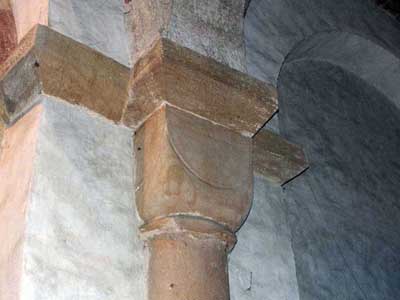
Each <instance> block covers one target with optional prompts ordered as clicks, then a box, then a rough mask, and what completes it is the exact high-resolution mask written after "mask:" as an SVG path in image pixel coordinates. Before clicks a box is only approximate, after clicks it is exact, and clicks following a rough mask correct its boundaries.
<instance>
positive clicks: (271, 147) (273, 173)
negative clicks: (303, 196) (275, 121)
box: [253, 130, 308, 185]
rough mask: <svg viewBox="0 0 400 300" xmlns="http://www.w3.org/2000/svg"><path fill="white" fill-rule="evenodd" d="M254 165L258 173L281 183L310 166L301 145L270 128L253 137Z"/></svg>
mask: <svg viewBox="0 0 400 300" xmlns="http://www.w3.org/2000/svg"><path fill="white" fill-rule="evenodd" d="M253 165H254V172H255V173H256V174H258V175H260V176H262V177H264V178H266V179H267V180H269V181H272V182H274V183H277V184H281V185H282V184H284V183H286V182H287V181H289V180H291V179H292V178H294V177H296V176H297V175H299V174H300V173H301V172H303V171H304V170H306V169H307V168H308V163H307V160H306V158H305V155H304V152H303V150H302V149H301V148H300V147H298V146H296V145H294V144H291V143H289V142H288V141H286V140H285V139H283V138H281V137H280V136H278V135H276V134H275V133H273V132H271V131H268V130H261V131H260V132H259V133H257V135H256V136H255V137H254V138H253Z"/></svg>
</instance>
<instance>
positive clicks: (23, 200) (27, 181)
mask: <svg viewBox="0 0 400 300" xmlns="http://www.w3.org/2000/svg"><path fill="white" fill-rule="evenodd" d="M41 113H42V107H41V106H36V107H35V108H33V109H32V110H31V111H30V112H29V113H28V114H26V115H25V116H24V117H23V118H22V119H20V120H19V121H18V122H17V123H15V124H14V125H13V126H11V127H9V128H8V129H7V130H6V131H5V133H4V138H3V141H2V143H1V152H0V236H1V242H0V298H1V299H4V300H18V299H19V294H18V293H19V284H20V279H21V278H20V277H21V270H22V246H23V240H24V232H25V221H26V210H27V208H28V201H29V199H28V198H29V192H30V188H31V181H32V172H33V162H34V154H35V149H36V140H37V134H38V129H39V121H40V116H41Z"/></svg>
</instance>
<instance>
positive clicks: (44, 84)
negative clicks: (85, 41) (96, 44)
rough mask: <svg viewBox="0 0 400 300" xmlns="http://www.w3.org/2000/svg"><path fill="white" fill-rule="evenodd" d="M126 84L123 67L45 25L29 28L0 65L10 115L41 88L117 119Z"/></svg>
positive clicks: (0, 87) (1, 92)
mask: <svg viewBox="0 0 400 300" xmlns="http://www.w3.org/2000/svg"><path fill="white" fill-rule="evenodd" d="M128 85H129V69H128V68H126V67H124V66H122V65H120V64H119V63H117V62H115V61H113V60H111V59H109V58H107V57H104V56H103V55H101V54H100V53H98V52H96V51H94V50H92V49H90V48H88V47H86V46H84V45H82V44H80V43H78V42H75V41H73V40H71V39H70V38H67V37H65V36H63V35H61V34H59V33H57V32H55V31H52V30H51V29H49V28H47V27H44V26H38V27H36V28H34V29H33V30H32V31H31V32H30V33H29V34H28V35H27V36H26V38H25V39H24V40H23V41H22V42H21V44H20V45H19V46H18V48H17V49H16V51H15V52H14V53H13V54H12V56H11V57H9V59H8V60H7V61H6V62H5V64H4V65H3V66H2V67H1V68H0V96H1V99H0V101H3V102H4V103H5V107H6V108H7V114H8V116H9V118H14V117H15V116H16V115H18V114H19V113H21V112H23V111H24V110H25V109H26V108H27V107H29V105H31V103H32V99H34V98H35V96H36V95H37V94H39V93H45V94H49V95H53V96H57V97H60V98H62V99H64V100H66V101H69V102H71V103H73V104H79V105H82V106H85V107H87V108H89V109H91V110H93V111H95V112H98V113H100V114H102V115H104V116H105V117H106V118H109V119H111V120H113V121H119V120H120V119H121V116H122V111H123V109H124V107H125V105H126V102H127V98H128Z"/></svg>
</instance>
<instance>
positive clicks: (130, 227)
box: [21, 95, 146, 300]
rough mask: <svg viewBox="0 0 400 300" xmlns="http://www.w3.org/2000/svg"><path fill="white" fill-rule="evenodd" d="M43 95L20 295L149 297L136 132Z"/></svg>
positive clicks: (30, 297) (32, 297)
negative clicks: (137, 192) (136, 190)
mask: <svg viewBox="0 0 400 300" xmlns="http://www.w3.org/2000/svg"><path fill="white" fill-rule="evenodd" d="M39 97H40V100H42V101H43V105H44V107H45V109H44V115H43V118H42V120H41V124H40V132H39V137H38V146H37V153H36V159H35V163H34V173H33V182H32V195H31V199H30V204H29V210H28V221H27V225H26V228H27V229H26V241H25V246H24V267H23V281H22V287H21V291H22V296H21V299H24V300H36V299H38V300H39V299H40V300H44V299H49V300H50V299H57V300H61V299H68V300H71V299H80V300H83V299H90V300H93V299H119V300H120V299H138V300H139V299H140V300H142V299H145V288H144V285H145V273H146V272H145V262H146V254H145V252H144V250H143V244H142V242H141V241H139V239H138V232H137V228H138V226H139V220H138V218H137V216H136V210H135V206H134V196H133V184H132V182H133V179H132V164H133V161H132V142H131V140H132V138H131V135H132V133H131V131H130V130H128V129H126V128H123V127H118V126H116V125H114V124H111V123H109V122H108V121H106V120H104V119H102V118H100V117H98V116H97V115H94V114H92V113H88V112H87V111H86V110H83V109H81V108H79V107H77V106H72V105H69V104H66V103H63V102H58V101H54V100H52V101H50V100H48V97H46V96H43V95H41V96H39Z"/></svg>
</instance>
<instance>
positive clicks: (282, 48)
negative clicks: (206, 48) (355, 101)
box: [245, 0, 400, 85]
mask: <svg viewBox="0 0 400 300" xmlns="http://www.w3.org/2000/svg"><path fill="white" fill-rule="evenodd" d="M373 2H374V1H364V0H353V1H347V0H336V1H331V0H329V1H324V3H323V5H322V4H321V1H319V0H303V1H292V0H251V2H250V6H249V9H248V11H247V15H246V20H245V39H246V54H247V57H246V59H247V65H248V70H249V73H250V74H252V75H253V76H256V77H257V78H260V79H262V80H265V81H267V82H270V83H272V84H274V85H276V84H277V82H278V76H279V71H280V68H281V65H282V63H283V62H284V60H285V58H286V56H287V55H288V54H289V53H290V52H291V51H292V49H294V48H296V47H297V45H298V44H299V43H301V42H302V41H303V40H305V39H308V38H310V37H312V36H314V35H316V34H318V33H323V32H324V33H328V32H331V33H332V32H342V33H345V32H346V33H352V34H354V35H357V36H359V37H364V38H366V39H367V40H369V41H370V42H372V43H371V44H373V43H375V44H377V45H380V46H381V47H383V48H385V49H386V50H388V51H390V52H392V53H393V54H396V56H399V55H400V50H399V49H400V47H399V46H400V26H399V24H398V22H396V21H395V20H394V19H393V18H391V17H390V16H388V15H387V14H385V13H384V12H382V11H381V10H380V9H378V8H377V7H376V5H375V4H374V3H373ZM282 12H285V13H282ZM327 43H329V42H328V41H327V40H325V41H324V40H321V41H319V42H317V45H318V44H319V45H318V46H319V47H321V46H323V45H324V44H327ZM357 43H358V42H357V41H353V42H352V43H351V45H352V46H353V47H356V48H358V47H359V45H357ZM328 47H329V48H330V51H331V52H332V53H336V54H340V53H343V49H344V48H343V44H341V43H335V44H332V43H329V46H328ZM355 53H357V55H355V56H353V55H344V56H343V55H342V57H343V59H344V64H343V65H346V64H347V65H348V66H349V67H352V66H354V61H353V59H356V60H360V59H361V58H362V57H365V54H367V56H368V57H365V59H364V62H365V63H366V64H369V62H368V60H369V59H370V58H371V59H372V60H374V61H375V60H380V63H379V64H375V68H376V72H377V73H378V74H379V73H380V72H382V71H384V68H383V69H380V66H381V65H382V64H386V62H385V58H384V56H376V55H372V56H371V55H368V53H370V50H369V49H368V48H366V47H365V46H362V47H361V52H355ZM397 64H398V63H397ZM360 68H361V70H360V69H358V71H357V73H358V74H362V73H363V71H362V66H360ZM365 75H367V74H365Z"/></svg>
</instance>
